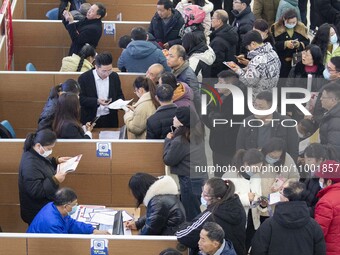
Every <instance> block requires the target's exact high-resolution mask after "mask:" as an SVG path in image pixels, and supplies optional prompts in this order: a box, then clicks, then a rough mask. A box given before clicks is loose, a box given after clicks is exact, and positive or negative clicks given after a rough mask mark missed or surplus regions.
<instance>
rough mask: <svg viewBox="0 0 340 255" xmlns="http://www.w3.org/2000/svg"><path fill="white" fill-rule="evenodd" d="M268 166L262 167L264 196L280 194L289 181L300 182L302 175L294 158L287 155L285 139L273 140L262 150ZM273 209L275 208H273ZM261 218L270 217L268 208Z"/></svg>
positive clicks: (263, 211) (275, 138)
mask: <svg viewBox="0 0 340 255" xmlns="http://www.w3.org/2000/svg"><path fill="white" fill-rule="evenodd" d="M261 152H262V154H263V156H264V158H265V162H266V164H265V165H264V166H263V167H262V173H261V178H262V179H261V180H262V181H261V188H262V195H263V196H265V197H268V196H269V194H271V193H274V192H278V191H280V190H281V189H282V187H283V186H284V185H285V183H287V182H288V181H298V180H299V179H300V174H299V172H298V169H297V167H296V165H295V162H294V160H293V159H292V157H291V156H290V155H289V154H288V153H287V149H286V143H285V141H284V140H283V139H281V138H277V137H273V138H271V139H270V140H269V141H268V142H267V143H266V144H265V145H264V146H263V148H262V150H261ZM272 207H273V206H272ZM261 216H263V217H269V212H268V208H265V209H264V210H262V212H261Z"/></svg>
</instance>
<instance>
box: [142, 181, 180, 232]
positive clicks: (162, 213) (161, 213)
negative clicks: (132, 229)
mask: <svg viewBox="0 0 340 255" xmlns="http://www.w3.org/2000/svg"><path fill="white" fill-rule="evenodd" d="M177 194H178V188H177V184H176V183H175V181H174V180H173V179H172V178H171V177H170V176H164V177H162V178H161V179H159V180H158V181H156V182H155V183H154V184H152V185H151V186H150V188H149V190H148V191H147V193H146V195H145V198H144V202H143V203H144V205H145V206H146V216H144V217H141V218H140V219H139V220H138V221H136V227H137V229H140V233H141V234H142V235H173V234H175V232H176V231H177V230H178V227H179V225H180V224H182V223H183V222H184V221H185V211H184V207H183V205H182V203H181V202H180V201H179V198H178V196H177Z"/></svg>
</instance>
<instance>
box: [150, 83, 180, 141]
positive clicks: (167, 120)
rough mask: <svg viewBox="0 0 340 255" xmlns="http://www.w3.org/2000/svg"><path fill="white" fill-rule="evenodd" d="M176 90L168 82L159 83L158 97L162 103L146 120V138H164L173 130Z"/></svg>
mask: <svg viewBox="0 0 340 255" xmlns="http://www.w3.org/2000/svg"><path fill="white" fill-rule="evenodd" d="M173 95H174V90H173V89H172V87H171V86H170V85H168V84H162V85H159V86H158V87H157V89H156V98H157V100H158V102H159V104H160V105H161V106H160V107H158V109H157V111H156V112H155V113H154V114H153V115H151V116H150V117H149V118H148V119H147V121H146V130H147V133H146V139H164V138H165V137H166V135H167V134H168V133H170V132H171V126H172V123H173V118H174V117H175V114H176V109H177V106H176V105H175V104H174V103H173V102H172V96H173Z"/></svg>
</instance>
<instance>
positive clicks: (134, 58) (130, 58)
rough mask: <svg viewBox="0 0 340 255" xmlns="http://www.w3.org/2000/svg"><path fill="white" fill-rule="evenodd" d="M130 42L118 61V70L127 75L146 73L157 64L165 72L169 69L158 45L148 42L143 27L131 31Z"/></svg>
mask: <svg viewBox="0 0 340 255" xmlns="http://www.w3.org/2000/svg"><path fill="white" fill-rule="evenodd" d="M131 39H132V41H131V42H130V43H129V44H128V46H127V47H126V49H125V50H124V51H123V52H122V54H121V55H120V57H119V59H118V64H117V65H118V68H119V69H120V70H126V72H129V73H146V71H147V70H148V68H149V66H151V65H153V64H156V63H159V64H161V65H162V66H163V67H164V69H165V70H166V71H167V72H170V71H171V69H170V68H169V67H168V65H167V63H166V58H165V56H164V54H163V52H162V51H161V50H160V48H158V45H157V44H156V45H155V44H153V43H152V42H149V41H148V34H147V32H146V30H145V29H144V28H143V27H135V28H134V29H132V31H131Z"/></svg>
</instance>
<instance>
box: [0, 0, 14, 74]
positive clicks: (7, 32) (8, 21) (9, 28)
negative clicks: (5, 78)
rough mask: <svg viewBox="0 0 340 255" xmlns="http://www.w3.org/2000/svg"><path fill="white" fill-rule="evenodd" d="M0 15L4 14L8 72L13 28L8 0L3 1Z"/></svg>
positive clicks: (11, 53)
mask: <svg viewBox="0 0 340 255" xmlns="http://www.w3.org/2000/svg"><path fill="white" fill-rule="evenodd" d="M0 14H4V18H5V35H6V53H7V70H9V71H10V70H11V65H12V58H13V27H12V8H11V1H10V0H5V1H4V2H3V4H2V7H1V10H0Z"/></svg>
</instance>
